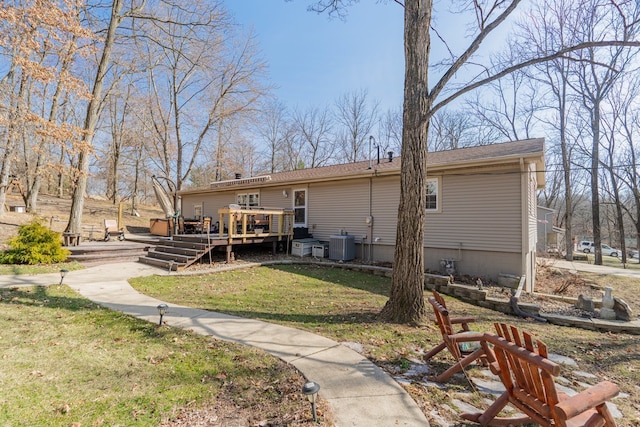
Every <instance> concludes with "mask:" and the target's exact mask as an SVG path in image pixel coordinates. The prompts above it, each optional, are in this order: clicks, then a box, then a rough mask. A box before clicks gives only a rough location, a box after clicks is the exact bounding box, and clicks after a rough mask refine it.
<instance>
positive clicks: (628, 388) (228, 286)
mask: <svg viewBox="0 0 640 427" xmlns="http://www.w3.org/2000/svg"><path fill="white" fill-rule="evenodd" d="M589 280H590V281H593V282H595V283H599V284H602V285H614V286H615V287H616V293H618V292H620V294H621V295H634V296H635V294H637V289H638V286H639V285H640V283H638V281H637V280H633V279H620V278H617V277H614V278H611V277H606V276H604V277H603V276H596V275H591V276H589ZM132 284H133V285H134V287H136V288H137V289H138V290H139V291H140V292H142V293H145V294H147V295H151V296H154V297H157V298H160V299H163V300H165V301H169V302H172V303H174V304H181V305H188V306H192V307H198V308H203V309H207V310H214V311H219V312H224V313H229V314H234V315H238V316H243V317H249V318H256V319H261V320H265V321H269V322H274V323H279V324H284V325H288V326H292V327H296V328H300V329H305V330H308V331H312V332H315V333H318V334H320V335H324V336H327V337H329V338H332V339H335V340H337V341H349V342H357V343H360V344H362V346H363V347H364V354H365V356H366V357H368V358H369V359H370V360H372V361H373V362H374V363H376V364H378V365H379V366H381V367H383V368H384V369H386V370H388V371H389V372H392V373H397V372H401V371H402V370H406V369H407V367H408V366H409V365H410V363H411V362H414V361H419V360H421V355H422V354H423V353H424V352H425V351H428V350H429V349H431V348H432V347H433V346H434V345H436V344H437V343H438V342H439V332H438V331H437V329H436V327H435V326H434V325H431V324H425V325H421V326H416V327H412V326H406V325H397V324H388V323H384V322H381V321H379V320H378V318H377V314H378V312H379V311H380V309H381V308H382V306H383V305H384V303H385V302H386V300H387V295H388V292H389V287H390V279H388V278H385V277H379V276H373V275H369V274H366V273H360V272H354V271H349V270H343V269H340V268H326V267H321V266H312V265H309V266H306V265H281V266H271V267H258V268H250V269H242V270H235V271H229V272H220V273H212V274H203V275H198V276H168V277H166V276H165V277H156V276H154V277H145V278H138V279H135V280H133V281H132ZM635 298H637V297H635ZM447 303H448V305H449V308H450V310H451V311H452V312H453V313H455V315H456V316H457V315H471V316H475V317H476V319H477V322H476V324H475V325H474V329H475V330H478V331H490V330H492V328H493V323H494V322H496V321H499V322H507V323H511V324H514V325H516V326H518V327H520V328H522V329H525V330H528V331H530V332H532V333H534V334H535V335H537V336H538V337H540V338H541V339H543V340H544V341H545V342H546V343H547V344H548V346H549V348H550V351H552V352H554V353H559V354H562V355H565V356H569V357H571V358H573V359H575V360H576V361H577V363H578V364H579V369H580V370H581V371H585V372H589V373H592V374H594V375H596V377H597V379H594V380H592V382H593V383H595V382H597V381H601V380H604V379H609V380H612V381H614V382H616V383H617V384H619V386H620V388H621V390H622V392H623V393H625V396H624V397H623V398H620V399H617V400H616V404H617V405H618V408H619V409H620V410H621V411H622V413H623V415H624V418H623V419H621V420H619V425H620V426H635V425H638V423H639V422H640V416H639V415H638V414H639V413H640V396H639V393H638V389H637V384H640V342H639V341H640V340H639V339H638V337H637V336H633V335H625V334H608V333H598V332H593V331H586V330H579V329H572V328H566V327H560V326H554V325H548V324H541V323H534V322H531V321H527V320H524V319H519V318H515V317H511V316H506V315H503V314H501V313H496V312H493V311H490V310H487V309H483V308H480V307H476V306H473V305H469V304H466V303H463V302H460V301H458V300H455V299H452V298H447ZM450 363H451V360H450V359H448V356H447V355H446V354H445V353H444V352H443V353H441V354H440V355H438V356H436V358H435V359H434V360H433V362H430V365H431V366H432V367H433V368H434V369H435V370H436V371H437V372H441V371H442V370H444V369H446V368H447V367H448V366H449V365H450ZM467 372H468V373H469V374H470V375H474V374H476V372H475V368H470V369H468V371H467ZM563 374H564V375H565V377H567V378H568V379H569V380H570V381H572V382H573V383H574V385H577V384H578V383H584V381H585V379H584V378H582V377H578V376H575V375H573V373H572V372H569V371H565V372H563ZM406 388H407V390H408V391H409V392H410V393H411V394H412V396H413V397H414V399H415V400H416V401H417V402H418V404H419V405H420V406H421V407H422V408H423V410H424V412H425V414H426V415H427V417H431V418H432V415H431V413H432V411H434V410H435V411H439V415H440V416H443V415H444V416H449V417H451V419H455V415H456V414H455V411H452V412H451V413H447V409H446V406H443V405H442V404H443V403H446V404H447V405H448V406H449V407H453V408H455V405H454V404H452V397H454V396H456V393H457V392H459V391H463V390H465V389H468V388H469V384H468V382H467V381H466V380H464V379H457V380H454V381H452V382H451V383H449V384H447V386H446V387H445V388H444V389H437V388H435V387H430V386H428V385H426V384H425V383H424V382H422V381H414V382H413V383H412V384H410V385H409V386H407V387H406ZM469 395H470V394H469V393H467V396H469ZM470 396H471V397H470V398H471V399H472V400H473V403H475V404H478V402H482V400H481V399H480V398H481V397H482V396H480V395H478V394H477V393H476V394H471V395H470ZM457 425H465V424H463V423H459V424H457Z"/></svg>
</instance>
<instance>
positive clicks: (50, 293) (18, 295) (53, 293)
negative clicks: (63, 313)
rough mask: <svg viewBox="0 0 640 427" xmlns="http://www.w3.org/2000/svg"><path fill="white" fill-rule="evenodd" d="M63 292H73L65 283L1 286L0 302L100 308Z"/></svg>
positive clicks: (67, 308) (74, 309) (71, 308)
mask: <svg viewBox="0 0 640 427" xmlns="http://www.w3.org/2000/svg"><path fill="white" fill-rule="evenodd" d="M65 292H69V294H72V293H74V291H72V290H70V289H69V288H67V287H66V286H65V285H62V286H61V285H53V286H32V287H31V286H28V287H26V286H25V287H23V286H20V287H9V288H3V289H0V304H3V305H21V306H30V307H42V308H61V309H65V310H69V311H81V310H87V309H89V310H96V309H102V307H100V306H99V305H98V304H96V303H93V302H91V301H89V300H87V299H85V298H81V297H73V296H65V295H63V294H64V293H65ZM58 294H60V295H58Z"/></svg>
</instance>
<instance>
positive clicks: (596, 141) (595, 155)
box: [591, 101, 602, 265]
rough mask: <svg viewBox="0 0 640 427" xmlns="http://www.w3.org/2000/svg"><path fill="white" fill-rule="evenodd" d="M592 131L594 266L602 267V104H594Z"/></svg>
mask: <svg viewBox="0 0 640 427" xmlns="http://www.w3.org/2000/svg"><path fill="white" fill-rule="evenodd" d="M591 129H592V132H593V140H592V151H591V215H592V218H593V244H594V251H595V254H596V256H595V261H594V264H596V265H602V247H601V246H600V245H601V244H602V233H601V231H600V194H599V189H600V183H599V177H598V170H599V166H600V102H599V101H598V102H594V103H593V110H592V112H591Z"/></svg>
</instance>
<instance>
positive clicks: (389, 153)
mask: <svg viewBox="0 0 640 427" xmlns="http://www.w3.org/2000/svg"><path fill="white" fill-rule="evenodd" d="M387 156H389V163H391V162H393V151H389V152H388V153H387Z"/></svg>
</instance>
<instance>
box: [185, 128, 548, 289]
mask: <svg viewBox="0 0 640 427" xmlns="http://www.w3.org/2000/svg"><path fill="white" fill-rule="evenodd" d="M400 166H401V159H400V158H393V157H392V155H391V154H390V155H389V157H385V158H384V159H381V160H380V162H379V163H378V161H377V160H373V161H364V162H356V163H349V164H341V165H334V166H325V167H319V168H313V169H303V170H295V171H290V172H281V173H274V174H271V175H264V176H256V177H250V178H241V177H238V178H239V179H233V180H227V181H220V182H214V183H212V184H211V185H210V186H209V187H206V188H198V189H189V190H184V191H181V192H180V194H179V195H180V196H181V199H182V213H183V215H184V216H185V217H196V216H200V215H204V216H211V217H213V218H214V219H213V221H214V222H215V221H216V220H215V218H216V217H217V215H218V214H217V212H218V209H219V208H222V207H224V206H227V205H229V204H239V205H242V206H247V207H256V208H257V207H278V208H292V209H294V210H295V226H296V227H303V228H307V229H308V231H309V233H311V234H312V235H313V237H314V238H318V239H320V240H323V241H329V240H330V236H332V235H337V234H340V233H341V232H344V233H348V234H349V235H352V236H355V239H356V254H357V257H358V258H361V259H363V260H365V261H375V262H389V261H393V255H394V247H395V244H396V225H397V214H398V204H399V197H400ZM427 174H428V191H427V194H425V196H424V197H426V198H427V215H426V224H425V240H424V251H425V268H427V269H428V270H431V271H443V265H444V262H443V260H454V266H455V269H456V272H457V274H466V275H471V276H475V277H484V278H490V279H496V278H497V276H498V275H499V274H501V273H504V274H509V275H517V276H521V275H526V277H527V281H526V283H527V285H526V286H527V289H532V286H533V284H534V281H535V253H536V237H537V213H536V208H537V204H536V192H537V190H539V189H541V188H543V187H544V140H543V139H530V140H524V141H516V142H506V143H501V144H493V145H485V146H479V147H470V148H461V149H456V150H449V151H440V152H434V153H430V154H429V155H428V164H427Z"/></svg>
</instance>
